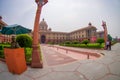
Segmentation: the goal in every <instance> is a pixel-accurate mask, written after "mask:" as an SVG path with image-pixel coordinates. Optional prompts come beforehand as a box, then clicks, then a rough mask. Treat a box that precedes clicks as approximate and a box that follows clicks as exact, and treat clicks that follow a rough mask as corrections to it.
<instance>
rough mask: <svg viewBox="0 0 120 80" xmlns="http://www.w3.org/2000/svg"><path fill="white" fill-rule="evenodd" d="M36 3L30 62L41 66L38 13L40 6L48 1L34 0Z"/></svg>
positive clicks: (36, 66) (33, 65) (39, 12)
mask: <svg viewBox="0 0 120 80" xmlns="http://www.w3.org/2000/svg"><path fill="white" fill-rule="evenodd" d="M35 2H36V4H37V11H36V16H35V22H34V30H33V42H32V48H33V50H32V62H31V67H34V68H42V67H43V63H42V60H41V57H40V56H41V52H40V49H39V48H40V47H39V46H40V45H39V41H38V40H39V34H38V32H39V20H40V14H41V10H42V6H43V5H45V4H46V3H47V2H48V1H47V0H35Z"/></svg>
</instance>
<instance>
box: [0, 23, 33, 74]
mask: <svg viewBox="0 0 120 80" xmlns="http://www.w3.org/2000/svg"><path fill="white" fill-rule="evenodd" d="M29 32H31V30H29V29H26V28H24V27H22V26H21V25H17V24H15V25H10V26H6V27H3V28H2V31H1V33H2V34H7V35H11V34H15V35H17V34H24V33H29ZM4 54H5V60H6V64H7V66H8V69H9V72H12V73H16V74H21V73H22V72H24V71H25V70H26V69H27V66H26V61H25V54H24V48H20V47H19V45H18V43H17V42H16V37H15V36H12V42H11V48H4Z"/></svg>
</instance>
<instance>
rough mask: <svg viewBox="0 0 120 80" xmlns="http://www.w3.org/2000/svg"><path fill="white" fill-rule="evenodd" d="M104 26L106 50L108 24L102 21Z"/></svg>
mask: <svg viewBox="0 0 120 80" xmlns="http://www.w3.org/2000/svg"><path fill="white" fill-rule="evenodd" d="M102 26H103V29H104V41H105V47H104V48H105V49H106V43H107V39H108V37H107V25H106V22H105V21H102Z"/></svg>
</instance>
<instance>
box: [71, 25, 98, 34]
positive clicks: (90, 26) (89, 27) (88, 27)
mask: <svg viewBox="0 0 120 80" xmlns="http://www.w3.org/2000/svg"><path fill="white" fill-rule="evenodd" d="M91 28H94V29H96V30H97V28H96V27H95V26H92V25H89V26H87V27H84V28H80V29H78V30H74V31H72V32H71V33H73V32H77V31H82V30H87V29H91Z"/></svg>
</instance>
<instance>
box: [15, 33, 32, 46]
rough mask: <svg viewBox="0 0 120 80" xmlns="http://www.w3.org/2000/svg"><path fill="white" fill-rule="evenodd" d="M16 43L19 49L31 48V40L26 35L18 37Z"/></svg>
mask: <svg viewBox="0 0 120 80" xmlns="http://www.w3.org/2000/svg"><path fill="white" fill-rule="evenodd" d="M16 41H17V42H18V44H19V45H20V47H32V38H31V37H30V36H29V35H27V34H20V35H18V36H17V38H16Z"/></svg>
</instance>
